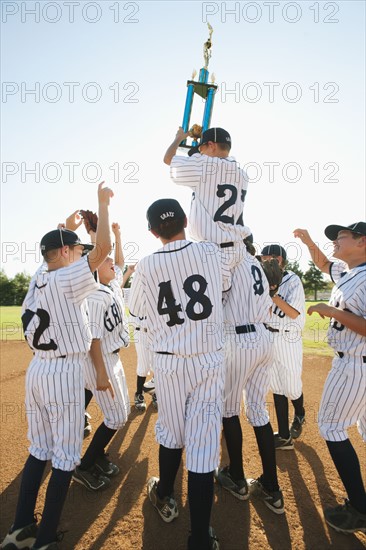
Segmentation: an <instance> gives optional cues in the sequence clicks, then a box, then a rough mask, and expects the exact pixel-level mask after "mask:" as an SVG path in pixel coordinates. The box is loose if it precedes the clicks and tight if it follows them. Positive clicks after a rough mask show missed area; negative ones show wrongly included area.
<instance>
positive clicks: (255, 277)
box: [224, 252, 273, 342]
mask: <svg viewBox="0 0 366 550" xmlns="http://www.w3.org/2000/svg"><path fill="white" fill-rule="evenodd" d="M243 254H244V259H243V261H242V262H241V263H240V264H239V265H238V267H237V268H236V269H235V270H234V274H233V276H232V284H231V289H230V292H228V293H225V296H224V306H225V307H224V321H225V330H226V332H227V334H235V330H234V329H235V327H237V326H240V325H248V324H250V323H268V322H269V320H270V317H271V315H270V309H271V307H272V306H273V302H272V299H271V297H270V295H269V285H268V281H267V277H266V276H265V273H264V271H263V269H262V266H261V264H260V262H258V260H257V259H256V258H255V257H254V256H252V255H251V254H249V253H248V252H244V253H243ZM243 336H245V335H244V334H237V335H236V340H237V342H240V340H241V339H242V337H243Z"/></svg>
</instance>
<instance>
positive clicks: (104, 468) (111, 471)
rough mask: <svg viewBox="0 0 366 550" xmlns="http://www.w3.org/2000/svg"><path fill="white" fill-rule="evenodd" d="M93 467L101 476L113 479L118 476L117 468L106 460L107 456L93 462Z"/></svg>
mask: <svg viewBox="0 0 366 550" xmlns="http://www.w3.org/2000/svg"><path fill="white" fill-rule="evenodd" d="M94 466H95V467H96V469H97V470H98V472H99V473H100V474H102V476H107V477H114V476H116V475H117V474H119V468H118V466H117V465H116V464H113V462H111V461H110V460H108V454H104V455H102V456H99V457H98V458H97V460H96V461H95V462H94Z"/></svg>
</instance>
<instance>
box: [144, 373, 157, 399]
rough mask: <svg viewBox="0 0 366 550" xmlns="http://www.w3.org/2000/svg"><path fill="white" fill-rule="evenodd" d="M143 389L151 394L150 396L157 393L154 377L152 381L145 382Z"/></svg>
mask: <svg viewBox="0 0 366 550" xmlns="http://www.w3.org/2000/svg"><path fill="white" fill-rule="evenodd" d="M142 389H143V390H144V392H145V393H149V394H150V395H152V394H153V393H155V380H154V377H152V378H150V380H148V381H147V382H145V384H144V385H143V386H142Z"/></svg>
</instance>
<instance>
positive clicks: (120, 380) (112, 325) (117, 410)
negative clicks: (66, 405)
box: [85, 266, 130, 430]
mask: <svg viewBox="0 0 366 550" xmlns="http://www.w3.org/2000/svg"><path fill="white" fill-rule="evenodd" d="M114 269H115V272H116V279H113V280H112V281H111V282H110V284H109V285H108V286H107V285H103V284H100V288H99V290H98V291H97V292H94V293H93V294H92V295H91V296H90V297H89V298H88V306H89V323H90V327H91V332H92V337H93V338H95V339H98V340H100V345H101V350H102V355H103V361H104V365H105V368H106V371H107V374H108V378H109V380H110V382H111V384H112V386H113V390H114V398H112V397H111V395H110V393H109V391H106V392H101V391H96V370H95V367H94V364H93V361H92V359H91V357H90V354H89V355H88V358H87V362H86V369H85V387H86V388H87V389H89V390H91V391H92V392H93V394H94V398H95V400H96V402H97V403H98V405H99V407H100V408H101V410H102V412H103V414H104V424H105V425H106V426H107V427H108V428H111V429H112V430H118V429H119V428H121V427H122V426H123V425H124V424H125V423H126V420H127V417H128V414H129V412H130V403H129V398H128V388H127V383H126V377H125V373H124V370H123V366H122V362H121V360H120V357H119V354H118V352H117V353H116V351H117V350H118V349H119V348H121V347H126V346H128V344H129V335H128V330H127V325H126V320H125V315H124V309H125V305H124V300H123V295H122V289H121V287H120V281H121V276H120V275H121V272H120V270H119V268H118V267H117V266H114Z"/></svg>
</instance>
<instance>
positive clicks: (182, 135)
mask: <svg viewBox="0 0 366 550" xmlns="http://www.w3.org/2000/svg"><path fill="white" fill-rule="evenodd" d="M188 136H189V132H185V131H184V130H183V128H182V127H181V126H179V128H178V132H177V134H176V136H175V138H174V141H173V143H171V144H170V145H169V147H168V149H167V150H166V153H165V155H164V159H163V160H164V163H165V164H167V165H168V166H170V163H171V162H172V158H173V157H174V156H175V155H176V153H177V149H178V147H179V144H180V143H181V142H182V141H183V140H184V139H186V137H188Z"/></svg>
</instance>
